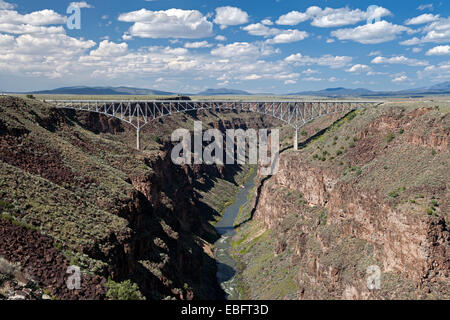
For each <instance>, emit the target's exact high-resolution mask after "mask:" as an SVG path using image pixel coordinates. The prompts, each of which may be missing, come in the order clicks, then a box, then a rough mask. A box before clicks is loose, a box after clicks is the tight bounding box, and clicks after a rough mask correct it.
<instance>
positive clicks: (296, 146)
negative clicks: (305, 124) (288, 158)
mask: <svg viewBox="0 0 450 320" xmlns="http://www.w3.org/2000/svg"><path fill="white" fill-rule="evenodd" d="M294 150H295V151H297V150H298V129H297V128H295V135H294Z"/></svg>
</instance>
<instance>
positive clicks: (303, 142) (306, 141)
mask: <svg viewBox="0 0 450 320" xmlns="http://www.w3.org/2000/svg"><path fill="white" fill-rule="evenodd" d="M355 111H356V109H353V110H351V111H349V112H347V113H346V114H345V115H343V116H342V117H340V118H339V119H337V120H336V121H334V122H333V123H332V124H331V125H329V126H328V127H326V128H324V129H322V130H320V131H318V132H316V133H315V134H314V135H313V136H311V137H309V138H308V139H306V140H305V141H302V142H300V143H299V144H298V148H299V149H303V148H305V147H306V146H307V145H308V144H309V143H311V142H312V141H313V140H315V139H317V138H319V137H321V136H323V135H324V134H325V133H327V132H328V131H329V130H330V129H331V128H333V127H334V126H335V125H336V124H337V123H339V122H340V121H342V120H343V119H345V118H346V117H348V116H349V115H350V114H352V113H354V112H355ZM291 149H294V147H293V146H290V147H286V148H284V149H282V150H281V151H280V153H279V155H278V157H280V156H281V154H282V153H284V152H287V151H288V150H291ZM271 178H272V176H267V177H265V178H263V179H261V182H260V183H259V186H258V189H257V192H256V198H255V204H254V205H253V209H252V211H251V213H250V217H249V218H248V219H247V220H244V221H243V222H241V223H239V224H238V225H235V226H234V228H235V229H238V228H239V227H241V226H243V225H244V224H246V223H247V222H250V221H252V220H253V218H254V216H255V213H256V208H257V207H258V204H259V201H260V200H261V192H262V189H263V188H264V185H265V183H266V182H267V181H268V180H270V179H271Z"/></svg>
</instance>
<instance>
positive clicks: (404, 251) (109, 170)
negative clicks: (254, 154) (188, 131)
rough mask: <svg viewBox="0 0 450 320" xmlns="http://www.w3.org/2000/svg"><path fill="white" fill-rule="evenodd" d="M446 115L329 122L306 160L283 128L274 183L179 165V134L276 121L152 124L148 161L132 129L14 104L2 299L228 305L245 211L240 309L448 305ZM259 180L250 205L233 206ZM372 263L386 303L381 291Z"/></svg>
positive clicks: (2, 226) (400, 110) (3, 162)
mask: <svg viewBox="0 0 450 320" xmlns="http://www.w3.org/2000/svg"><path fill="white" fill-rule="evenodd" d="M435 104H436V103H433V104H430V103H426V102H417V103H409V102H404V103H398V104H394V103H391V104H390V103H387V104H385V105H383V106H380V107H378V108H374V109H367V110H359V111H356V112H351V113H349V114H347V115H346V114H337V115H334V116H330V117H326V118H322V119H319V120H317V121H314V122H312V123H310V124H308V125H307V126H305V127H304V130H303V132H302V136H303V137H304V141H303V142H302V143H301V149H300V150H299V151H293V150H291V149H289V148H288V147H289V146H292V136H291V134H292V132H291V131H290V130H289V128H281V143H282V146H283V147H285V148H286V149H285V150H284V151H283V152H282V154H281V156H280V170H279V171H278V172H277V173H276V174H275V175H274V176H273V177H269V178H264V177H260V176H259V175H257V176H256V177H255V176H254V175H252V174H251V173H252V170H251V168H250V167H249V166H238V165H234V166H208V165H193V166H177V165H175V164H173V163H172V161H171V158H170V151H171V148H172V147H173V145H172V143H171V142H170V134H171V132H172V131H173V130H174V129H177V128H193V121H194V120H201V121H203V123H204V124H205V123H206V124H207V126H208V127H211V128H213V127H214V128H218V129H220V130H222V131H223V130H225V129H228V128H242V129H246V128H255V129H258V128H275V127H280V126H281V124H280V123H278V122H277V120H274V119H271V118H266V117H262V116H260V115H255V114H249V113H235V112H231V111H230V112H225V113H223V114H219V113H214V112H209V111H208V112H198V113H192V114H180V115H177V116H174V117H170V118H167V119H164V120H159V121H157V122H155V123H154V124H152V125H151V126H148V127H147V128H146V129H145V130H144V132H143V133H142V138H143V142H142V145H143V146H144V150H143V151H142V152H138V151H135V150H133V146H134V140H135V137H134V132H133V131H132V130H129V129H128V128H127V127H126V126H124V125H123V124H121V123H120V122H119V120H117V119H111V118H106V117H103V116H99V115H96V114H88V113H81V112H80V113H79V112H72V111H62V110H57V109H54V108H51V107H50V106H48V105H46V104H44V103H40V102H37V101H33V100H29V99H19V98H10V97H1V98H0V166H1V175H0V178H1V179H0V213H1V214H2V216H1V219H0V239H1V242H0V257H1V260H0V275H1V277H0V298H6V299H7V298H12V297H18V296H19V297H20V296H23V297H24V298H26V299H41V298H42V297H43V296H46V297H50V298H54V299H119V298H124V297H123V296H117V292H121V291H120V290H114V288H117V287H119V288H125V289H126V290H123V291H126V292H131V293H130V295H129V296H131V297H132V298H146V299H181V300H191V299H196V300H208V299H210V300H220V299H225V298H226V296H227V294H226V293H225V292H224V290H223V289H222V288H221V286H220V284H219V282H218V281H217V271H218V270H217V269H218V268H217V264H216V257H217V250H218V247H217V245H216V246H215V245H214V244H215V243H216V242H217V241H218V240H219V239H220V237H221V234H222V233H223V232H220V227H221V224H220V222H219V223H218V221H220V219H221V217H222V216H223V214H224V213H225V216H226V210H227V208H228V209H229V210H231V209H233V210H238V212H237V213H238V216H237V218H236V219H235V221H231V226H232V225H233V223H234V226H235V227H236V228H235V230H233V232H232V234H231V236H230V237H229V238H227V239H226V240H227V241H229V246H227V247H226V250H227V254H229V256H230V257H231V256H232V257H233V258H234V262H233V266H232V268H233V270H231V274H232V276H233V277H234V280H235V286H236V289H235V290H236V291H238V294H237V295H236V296H238V297H240V298H243V299H403V298H406V299H426V298H430V299H432V298H438V299H448V298H449V292H450V290H449V289H450V284H449V269H450V254H449V252H450V251H449V245H450V242H449V241H450V238H449V237H450V236H449V230H448V221H449V220H448V219H449V210H448V206H449V203H448V181H450V179H449V173H448V167H449V163H448V161H449V148H448V140H449V134H450V120H449V113H448V108H449V106H448V105H447V104H448V103H447V102H442V103H439V104H442V106H441V105H440V106H439V107H436V105H435ZM205 127H206V126H205ZM204 129H205V128H204ZM257 171H259V170H257ZM249 179H250V180H252V181H251V182H252V183H253V180H254V183H255V185H254V187H253V188H252V190H250V193H249V194H250V197H249V200H248V201H247V202H246V203H245V201H238V202H237V205H236V204H235V206H234V207H233V206H232V205H231V204H232V203H234V202H235V200H236V196H238V198H239V194H240V191H242V190H241V188H240V187H241V185H242V184H244V183H246V182H247V186H249V187H248V189H250V188H251V187H250V185H249V184H248V181H249ZM246 191H249V190H246ZM244 203H245V204H244ZM241 204H244V205H243V206H242V207H241ZM230 205H231V206H230ZM236 206H237V208H236ZM239 207H241V208H240V209H239ZM230 208H231V209H230ZM233 220H234V219H233ZM217 223H218V224H217ZM216 224H217V228H215V225H216ZM226 225H227V227H228V228H229V227H230V221H228V222H227V224H226ZM218 230H219V232H218ZM219 249H220V248H219ZM69 265H77V266H79V267H80V268H81V269H82V271H83V281H82V288H81V290H78V291H72V290H68V289H67V287H66V285H65V280H66V269H67V267H68V266H69ZM373 265H375V266H378V267H379V268H380V270H381V276H382V277H381V288H380V289H379V290H369V289H368V288H367V281H366V279H367V268H368V267H369V266H373ZM219 269H220V267H219ZM227 280H229V279H227ZM116 291H117V292H116Z"/></svg>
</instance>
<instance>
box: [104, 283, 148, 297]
mask: <svg viewBox="0 0 450 320" xmlns="http://www.w3.org/2000/svg"><path fill="white" fill-rule="evenodd" d="M107 286H108V292H107V294H106V296H107V297H108V299H110V300H144V298H143V296H142V294H141V292H140V291H139V287H138V285H137V284H136V283H132V282H131V280H127V281H123V282H121V283H117V282H114V281H113V280H111V279H109V280H108V285H107Z"/></svg>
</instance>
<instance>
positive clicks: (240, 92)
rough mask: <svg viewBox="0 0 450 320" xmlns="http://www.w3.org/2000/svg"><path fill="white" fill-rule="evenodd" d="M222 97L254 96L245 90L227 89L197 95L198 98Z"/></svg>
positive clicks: (209, 90) (208, 90) (206, 91)
mask: <svg viewBox="0 0 450 320" xmlns="http://www.w3.org/2000/svg"><path fill="white" fill-rule="evenodd" d="M222 95H228V96H230V95H234V96H251V95H252V94H251V93H249V92H247V91H243V90H234V89H227V88H220V89H207V90H205V91H202V92H199V93H197V96H222Z"/></svg>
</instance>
